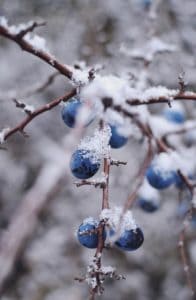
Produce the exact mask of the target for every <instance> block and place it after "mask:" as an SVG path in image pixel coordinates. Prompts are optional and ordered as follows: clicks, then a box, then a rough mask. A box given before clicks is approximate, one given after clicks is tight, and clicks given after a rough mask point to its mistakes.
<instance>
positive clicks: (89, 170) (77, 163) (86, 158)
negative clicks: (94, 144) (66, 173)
mask: <svg viewBox="0 0 196 300" xmlns="http://www.w3.org/2000/svg"><path fill="white" fill-rule="evenodd" d="M99 167H100V159H98V158H96V156H95V154H94V152H91V151H90V150H82V149H79V150H76V151H75V152H74V153H73V155H72V157H71V161H70V168H71V171H72V174H73V175H74V176H75V177H76V178H79V179H88V178H90V177H92V176H94V175H95V173H97V171H98V170H99Z"/></svg>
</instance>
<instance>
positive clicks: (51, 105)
mask: <svg viewBox="0 0 196 300" xmlns="http://www.w3.org/2000/svg"><path fill="white" fill-rule="evenodd" d="M75 94H76V89H73V90H71V91H70V92H68V93H66V94H65V95H64V96H62V97H59V98H57V99H55V100H53V101H51V102H50V103H47V104H45V105H43V106H41V107H40V108H38V109H36V110H35V111H34V112H32V113H31V114H30V115H28V116H27V117H26V118H25V119H24V120H23V121H22V122H20V123H19V124H18V125H17V126H15V127H13V128H12V129H10V130H8V131H6V134H5V136H4V140H7V139H8V138H9V137H10V136H11V135H13V134H14V133H16V132H20V133H23V132H24V128H25V127H26V126H27V125H28V124H29V123H30V122H31V121H32V120H33V119H34V118H35V117H37V116H39V115H41V114H42V113H44V112H46V111H48V110H51V109H52V108H54V107H55V106H57V105H58V104H59V103H61V102H62V101H67V100H68V99H69V98H71V97H73V96H74V95H75Z"/></svg>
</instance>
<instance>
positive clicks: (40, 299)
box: [0, 0, 196, 300]
mask: <svg viewBox="0 0 196 300" xmlns="http://www.w3.org/2000/svg"><path fill="white" fill-rule="evenodd" d="M151 2H152V4H151ZM155 2H156V3H155ZM152 6H153V9H154V10H153V9H152ZM0 15H3V16H6V17H7V18H8V20H9V22H10V24H18V23H26V22H28V21H30V20H38V21H39V20H45V21H46V22H47V25H46V26H44V27H41V28H38V29H37V30H36V33H38V34H39V35H40V36H42V37H44V38H45V39H46V44H47V47H48V49H49V50H50V52H51V53H52V54H54V56H56V57H57V58H58V59H59V60H60V61H61V62H62V63H65V64H69V65H73V64H75V63H77V62H78V61H85V62H86V63H87V64H88V65H90V66H91V65H92V66H93V65H95V64H101V65H103V66H104V70H103V73H105V74H110V73H112V74H118V75H121V74H123V73H125V72H127V73H128V72H130V73H131V74H132V76H133V77H135V78H137V77H139V75H140V74H141V73H142V70H143V69H144V64H143V62H142V61H137V60H134V59H132V58H131V57H129V56H126V55H124V54H123V53H122V51H120V48H121V47H122V44H123V45H124V46H125V47H127V48H128V49H134V48H139V49H144V48H145V46H146V44H147V43H148V41H149V40H150V38H151V37H152V35H155V36H157V37H158V38H160V39H161V40H163V41H164V42H165V43H167V44H172V45H175V47H176V51H175V52H172V53H164V54H162V55H157V56H156V57H155V59H154V60H153V61H152V62H151V64H150V65H149V66H148V80H147V83H148V85H149V86H150V85H159V84H160V85H166V86H167V87H169V88H177V85H178V75H179V73H180V72H182V71H185V78H186V81H187V82H188V88H189V89H190V90H193V91H196V84H195V78H196V38H195V36H196V2H195V0H187V1H182V0H162V1H155V0H154V1H153V0H152V1H150V0H149V1H145V0H123V1H121V0H107V1H104V0H99V1H95V0H57V1H52V0H34V1H31V0H28V1H26V0H14V1H13V0H1V1H0ZM53 73H54V70H52V68H51V67H50V66H48V65H47V64H45V63H44V62H42V61H40V60H39V59H38V58H36V57H33V56H32V55H30V54H28V53H25V52H23V51H21V50H20V48H19V47H18V46H17V45H15V44H14V43H13V42H11V41H9V40H6V39H5V38H2V37H0V128H1V129H2V128H5V127H13V126H15V125H16V124H17V123H18V122H20V120H22V119H23V118H24V116H25V115H24V113H23V112H22V111H21V110H20V109H17V108H16V107H15V105H14V103H13V101H12V98H13V97H16V98H17V99H20V100H22V101H24V102H25V103H28V104H31V105H33V106H34V107H39V106H40V105H42V104H44V103H47V102H49V101H51V100H52V99H54V98H56V97H59V96H61V95H63V94H64V93H65V91H66V90H67V91H68V90H69V89H70V88H71V84H70V83H69V82H68V80H67V79H66V78H64V77H63V76H61V75H59V76H56V77H55V79H54V81H53V83H52V84H51V85H50V86H48V87H47V88H46V89H45V90H44V91H43V92H41V93H39V92H36V93H31V92H30V91H32V90H35V89H36V87H38V86H39V85H40V84H41V83H42V82H43V83H44V82H45V81H46V80H47V78H48V77H49V76H50V75H51V74H53ZM161 109H162V106H160V107H156V108H154V107H153V108H152V110H154V111H155V112H158V113H160V112H161ZM185 109H186V113H187V116H188V118H195V116H196V113H195V111H196V109H195V105H194V103H189V104H187V105H186V106H185ZM95 126H96V121H95V122H94V123H93V124H92V126H90V127H89V128H88V129H86V132H85V133H84V135H87V134H91V133H92V132H93V129H94V127H95ZM26 132H27V133H28V134H29V137H28V138H24V137H23V136H22V135H21V134H15V135H13V136H12V137H11V138H10V139H9V140H8V141H7V142H6V144H4V145H3V146H5V147H6V149H2V150H0V234H1V236H2V239H1V244H0V282H3V284H2V285H1V286H2V295H1V299H2V300H17V299H20V300H27V299H28V300H62V299H63V300H64V299H69V300H80V299H81V300H83V299H87V298H88V287H87V285H86V284H85V283H78V282H75V281H74V278H75V277H77V276H81V275H82V274H85V271H86V266H87V265H88V263H89V261H90V260H91V259H92V257H93V255H94V251H93V250H88V249H86V248H83V247H82V246H80V245H79V243H78V242H77V239H76V237H75V232H76V230H77V228H78V226H79V225H80V223H81V222H82V220H83V219H84V218H86V217H88V216H93V217H95V218H98V216H99V214H100V209H101V196H102V194H101V191H100V190H99V189H94V188H93V187H88V186H83V187H80V188H76V187H75V185H74V181H75V179H74V178H73V177H72V175H71V173H70V170H69V156H70V153H71V152H72V151H73V150H74V149H75V148H76V147H77V144H78V142H79V141H78V140H77V138H73V136H72V131H71V130H70V129H68V128H67V127H66V126H65V124H64V123H63V121H62V119H61V106H58V107H56V108H55V109H53V110H52V111H49V112H48V113H45V114H43V115H41V116H40V117H38V118H36V119H35V120H34V121H33V122H32V123H30V125H29V126H28V127H27V128H26ZM145 146H146V145H145V144H144V145H143V144H142V143H141V142H139V141H138V140H137V139H134V138H130V140H129V143H128V145H126V147H124V148H122V149H120V150H113V152H112V157H114V158H115V159H123V160H126V161H127V162H128V164H127V165H126V166H120V167H112V172H111V177H110V201H111V205H114V204H115V205H122V204H123V203H124V201H125V200H126V198H127V196H128V194H129V193H130V192H131V187H132V185H133V178H134V175H135V174H136V173H137V170H138V168H139V166H140V165H141V162H142V159H143V157H144V155H145V151H146V150H145V149H146V148H145ZM192 147H195V145H193V146H192ZM193 159H195V157H194V158H193ZM177 199H178V191H177V189H175V188H174V187H173V188H170V189H168V190H167V191H164V192H161V209H160V210H159V211H157V212H156V213H154V214H147V213H145V212H142V211H141V210H140V209H139V208H138V207H134V211H133V213H134V216H135V218H136V221H137V223H138V224H139V225H140V226H141V228H142V229H143V231H144V235H145V242H144V245H143V247H141V248H140V249H139V250H137V251H135V252H132V253H125V252H122V251H119V250H117V249H111V250H109V251H105V252H104V257H103V262H104V264H105V265H111V266H114V267H116V268H117V272H118V273H119V274H123V275H125V276H126V280H122V281H115V280H107V281H106V283H105V292H104V294H103V295H102V296H101V297H100V299H105V300H110V299H113V300H119V299H123V300H126V299H135V300H157V299H159V300H174V299H178V300H188V299H191V296H190V291H189V288H188V285H187V282H186V278H185V274H184V271H183V265H182V262H181V259H180V255H179V249H178V239H179V233H180V230H181V229H182V219H180V218H178V212H177V209H178V200H177ZM195 237H196V233H195V228H193V227H191V228H189V229H188V232H187V239H186V240H187V253H188V257H189V260H190V267H191V271H192V279H193V283H195V282H196V268H195V267H196V240H195ZM195 299H196V298H195Z"/></svg>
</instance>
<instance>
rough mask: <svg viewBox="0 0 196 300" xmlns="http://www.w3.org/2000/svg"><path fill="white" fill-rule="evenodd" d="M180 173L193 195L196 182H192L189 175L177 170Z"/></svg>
mask: <svg viewBox="0 0 196 300" xmlns="http://www.w3.org/2000/svg"><path fill="white" fill-rule="evenodd" d="M177 172H178V175H179V176H180V178H181V179H182V181H183V182H184V183H185V185H186V186H187V188H188V189H189V191H190V193H191V195H192V196H193V193H194V188H195V187H194V184H192V183H191V182H190V180H189V178H188V177H187V176H185V175H184V174H183V173H182V171H181V170H177Z"/></svg>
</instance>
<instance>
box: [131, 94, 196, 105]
mask: <svg viewBox="0 0 196 300" xmlns="http://www.w3.org/2000/svg"><path fill="white" fill-rule="evenodd" d="M171 99H172V100H192V101H196V93H193V92H184V93H183V92H179V93H177V94H176V95H174V96H172V97H170V98H169V99H168V97H163V96H162V97H157V98H151V99H148V100H144V101H141V100H140V99H131V100H127V101H126V102H127V104H129V105H130V106H138V105H149V104H160V103H168V101H171Z"/></svg>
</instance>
